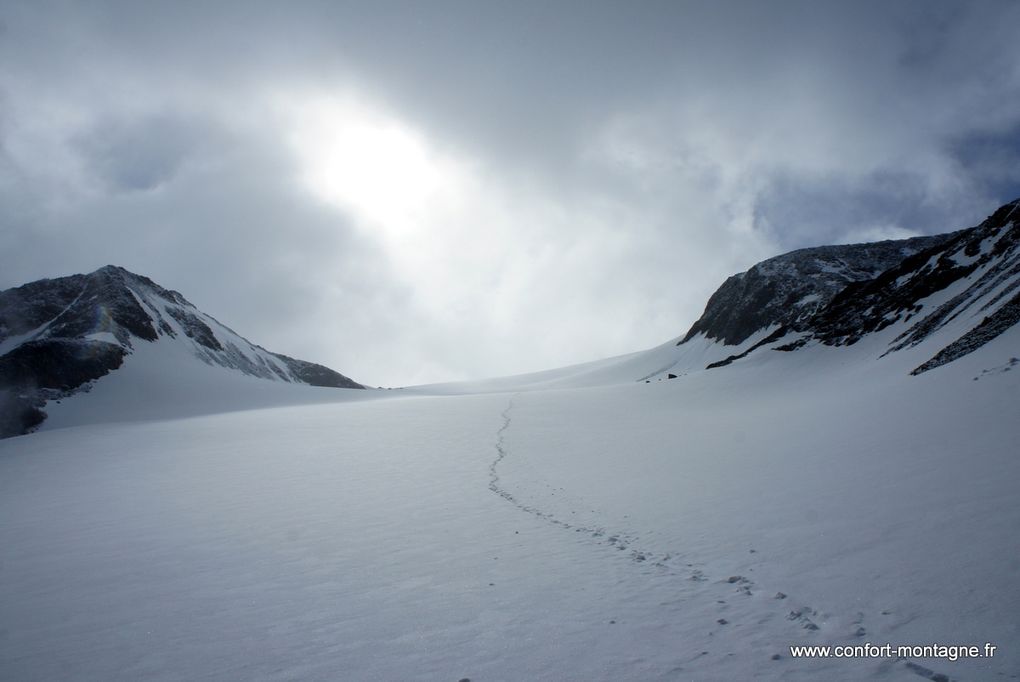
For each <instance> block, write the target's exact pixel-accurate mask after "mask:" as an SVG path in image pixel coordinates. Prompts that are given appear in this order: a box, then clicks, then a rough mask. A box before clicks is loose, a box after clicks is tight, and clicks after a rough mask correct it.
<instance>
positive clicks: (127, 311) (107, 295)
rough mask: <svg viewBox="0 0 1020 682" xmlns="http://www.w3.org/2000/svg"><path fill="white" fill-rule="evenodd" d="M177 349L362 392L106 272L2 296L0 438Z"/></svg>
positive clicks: (176, 299)
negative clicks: (141, 360) (164, 348)
mask: <svg viewBox="0 0 1020 682" xmlns="http://www.w3.org/2000/svg"><path fill="white" fill-rule="evenodd" d="M158 341H166V342H174V343H180V344H184V345H186V346H187V348H188V350H189V352H190V353H192V354H193V355H194V356H195V358H197V359H198V360H200V361H201V362H203V363H205V364H207V365H210V366H215V367H221V368H223V369H226V370H232V371H235V372H240V373H242V374H245V375H249V376H254V377H259V378H262V379H266V380H271V381H280V382H287V383H302V384H309V385H312V386H328V387H335V388H364V387H363V386H362V385H361V384H359V383H357V382H355V381H353V380H351V379H349V378H348V377H346V376H344V375H342V374H340V373H338V372H335V371H333V370H331V369H329V368H328V367H324V366H322V365H317V364H315V363H311V362H305V361H303V360H297V359H295V358H291V357H288V356H286V355H281V354H279V353H272V352H270V351H268V350H266V349H265V348H262V347H261V346H258V345H255V344H253V343H251V342H250V341H248V340H247V339H245V338H244V337H242V336H240V335H239V334H237V333H236V332H234V331H233V330H231V329H230V328H229V327H226V326H224V325H223V324H221V323H220V322H219V321H217V320H216V319H215V318H213V317H211V316H209V315H207V314H205V313H203V312H201V311H200V310H198V309H197V308H196V307H195V306H194V305H192V304H191V303H190V302H188V301H187V300H186V299H185V298H184V297H183V296H182V295H181V294H180V293H179V292H177V291H173V290H170V289H165V288H164V287H162V286H160V285H158V284H156V283H155V282H153V281H152V280H151V279H149V278H147V277H144V276H142V275H137V274H134V273H132V272H129V271H128V270H125V269H124V268H121V267H117V266H113V265H108V266H105V267H103V268H100V269H99V270H96V271H95V272H92V273H90V274H87V275H71V276H68V277H60V278H56V279H44V280H39V281H36V282H31V283H29V284H26V285H24V286H20V287H16V288H13V289H8V290H6V291H2V292H0V394H2V398H0V400H2V407H3V409H2V416H0V435H15V434H17V433H23V432H24V431H26V430H27V429H31V428H32V427H34V426H36V425H38V424H39V423H40V422H41V421H42V420H43V419H45V412H44V411H43V409H42V408H43V407H44V405H45V403H46V402H47V401H48V400H54V399H59V398H61V397H66V396H68V395H71V394H73V393H75V392H78V391H81V390H88V388H89V386H90V385H91V382H94V381H95V380H97V379H99V378H100V377H103V376H105V375H106V374H108V373H109V372H112V371H114V370H117V369H118V368H119V367H120V366H121V365H122V363H123V362H124V360H125V358H126V357H127V356H129V355H130V354H131V353H132V351H133V350H134V348H135V346H136V345H137V344H139V343H155V342H158Z"/></svg>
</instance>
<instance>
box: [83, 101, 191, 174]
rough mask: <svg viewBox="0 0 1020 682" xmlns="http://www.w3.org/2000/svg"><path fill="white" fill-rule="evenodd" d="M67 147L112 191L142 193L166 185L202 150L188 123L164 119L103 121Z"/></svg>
mask: <svg viewBox="0 0 1020 682" xmlns="http://www.w3.org/2000/svg"><path fill="white" fill-rule="evenodd" d="M71 142H72V145H73V146H74V147H75V148H76V149H77V150H79V151H80V153H81V154H82V156H83V157H84V158H85V160H86V164H87V171H89V172H92V173H94V174H95V175H96V176H98V177H99V178H101V179H102V180H103V181H105V183H106V184H107V186H108V187H109V188H110V189H111V190H113V191H129V192H130V191H144V190H150V189H155V188H156V187H159V186H160V185H162V184H164V183H166V182H168V181H169V180H171V179H172V178H173V176H174V175H175V174H176V173H177V171H178V169H179V168H180V166H181V164H182V163H183V162H184V161H185V159H186V158H187V157H188V156H189V155H190V154H191V153H193V152H194V151H195V149H196V148H197V147H198V146H199V145H200V144H201V140H200V139H199V135H198V134H197V131H195V130H194V129H193V128H192V127H191V126H189V125H188V123H187V122H185V121H183V120H181V119H178V118H174V117H172V116H169V115H166V114H157V115H150V116H145V117H143V118H141V119H135V120H117V119H105V120H102V121H100V122H97V123H96V124H94V125H92V126H91V127H90V128H89V129H88V130H87V131H84V132H81V133H78V134H76V135H75V136H74V138H73V139H72V141H71Z"/></svg>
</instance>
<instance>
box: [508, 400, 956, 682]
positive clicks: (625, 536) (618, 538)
mask: <svg viewBox="0 0 1020 682" xmlns="http://www.w3.org/2000/svg"><path fill="white" fill-rule="evenodd" d="M519 395H520V394H515V395H514V396H513V397H512V398H510V401H509V403H508V404H507V406H506V408H505V409H504V410H503V412H502V413H501V415H500V416H501V417H502V419H503V423H502V425H500V427H499V429H497V430H496V442H495V450H496V457H495V459H493V460H492V462H491V463H490V464H489V490H491V491H492V492H494V493H495V494H496V495H499V496H500V497H502V498H503V499H504V500H506V501H507V502H509V503H510V504H512V505H513V506H515V507H517V508H518V509H520V510H521V511H522V512H525V513H527V514H531V515H532V516H535V517H537V518H539V519H541V520H543V521H545V522H546V523H549V524H552V525H554V526H557V527H559V528H560V529H562V530H565V531H573V532H574V533H578V534H581V535H582V536H586V539H588V540H589V541H592V540H593V541H594V542H595V543H596V544H599V545H608V546H610V547H613V548H615V549H616V550H617V551H626V550H628V549H629V550H630V558H631V560H632V561H633V562H634V563H635V564H639V565H641V564H649V563H650V564H651V565H652V566H654V567H656V569H658V570H660V571H664V572H666V573H667V574H668V575H673V576H678V577H685V578H686V579H687V580H690V581H692V582H695V583H710V584H711V585H713V586H720V587H728V588H730V591H729V592H728V593H727V594H733V593H736V594H738V595H741V596H744V597H751V596H753V595H755V594H756V593H758V592H761V591H762V590H761V589H758V590H756V591H755V592H752V590H753V589H755V588H758V585H757V583H755V582H754V581H753V580H751V579H749V578H747V577H745V576H742V575H733V576H727V577H725V578H721V579H717V580H713V579H712V578H711V577H710V576H708V575H705V573H704V571H702V570H701V569H698V568H695V564H694V563H690V562H688V563H684V564H683V566H682V567H681V566H679V565H678V561H679V559H678V556H679V553H678V552H675V551H662V550H661V549H656V550H653V549H651V548H645V547H641V546H638V545H637V544H636V539H635V535H634V534H632V533H624V532H612V531H610V530H608V529H606V528H604V527H588V526H583V525H580V524H576V523H570V522H569V521H564V520H563V519H561V518H559V517H558V516H556V515H555V514H553V513H551V512H548V511H545V510H543V509H540V508H538V507H536V506H533V505H530V504H526V503H524V502H521V501H520V500H518V499H517V498H516V497H515V496H514V494H513V493H512V492H510V491H509V490H508V489H507V488H506V487H505V486H504V485H503V483H502V480H501V479H500V476H499V465H500V463H501V462H502V461H503V460H504V459H506V458H507V456H508V455H509V451H508V449H507V445H506V432H507V430H509V428H510V425H511V422H512V419H511V417H510V413H511V411H512V410H513V408H514V399H516V398H517V397H519ZM752 551H753V550H752ZM773 599H774V600H775V601H776V602H777V603H778V604H782V605H783V607H785V606H786V605H787V604H795V603H797V602H796V600H795V599H793V598H790V596H789V595H788V594H787V593H785V592H783V591H777V592H776V594H775V597H773ZM717 603H718V604H719V605H720V609H719V618H718V619H717V620H716V623H717V624H718V625H728V624H730V621H729V620H727V619H726V618H724V617H723V615H722V614H723V613H724V612H726V609H725V608H724V607H726V606H727V603H726V601H725V600H724V599H721V598H720V599H718V600H717ZM786 610H787V609H786V608H780V609H777V612H781V611H786ZM818 614H819V611H818V610H817V609H813V608H811V607H810V606H797V607H794V608H791V609H789V610H788V612H787V613H786V614H785V616H784V617H785V618H786V620H788V621H792V622H793V623H798V624H799V625H800V627H801V629H803V630H806V631H808V632H815V631H817V630H819V627H818V625H817V624H815V623H814V621H812V620H811V618H812V617H817V616H818ZM864 621H865V615H864V614H863V613H860V612H858V613H857V615H856V617H854V618H853V619H852V620H851V622H852V623H853V624H854V625H856V626H857V629H856V630H855V631H854V632H852V633H850V636H851V637H852V638H854V639H856V640H857V641H859V642H860V643H864V642H865V641H867V640H866V636H867V630H866V629H865V628H864V625H863V624H864ZM791 641H792V640H791ZM703 653H707V652H703ZM788 654H789V649H787V650H786V651H784V653H783V654H781V655H782V657H783V658H787V657H788ZM895 662H896V663H902V664H903V666H904V668H905V669H906V670H909V671H910V672H912V673H914V674H915V675H918V676H920V677H923V678H925V679H928V680H932V681H933V682H954V681H956V680H957V679H958V678H952V677H949V676H948V675H945V674H942V673H938V672H935V671H934V670H931V669H930V668H927V667H925V666H923V665H920V664H918V663H915V662H913V661H911V660H909V659H906V658H900V659H896V661H895Z"/></svg>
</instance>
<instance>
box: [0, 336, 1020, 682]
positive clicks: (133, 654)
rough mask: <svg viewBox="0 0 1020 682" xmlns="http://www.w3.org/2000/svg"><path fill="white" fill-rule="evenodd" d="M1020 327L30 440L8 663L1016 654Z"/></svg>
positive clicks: (768, 667)
mask: <svg viewBox="0 0 1020 682" xmlns="http://www.w3.org/2000/svg"><path fill="white" fill-rule="evenodd" d="M1018 342H1020V337H1018V334H1017V328H1013V329H1011V330H1009V331H1008V332H1007V333H1006V334H1003V335H1001V336H999V337H997V338H996V339H994V340H993V341H992V342H990V343H989V344H987V345H986V346H983V347H982V348H981V349H980V350H978V351H976V352H975V353H972V354H970V355H967V356H964V357H962V358H960V359H959V360H957V361H956V362H953V363H951V364H949V365H947V366H945V367H943V368H940V370H939V371H936V372H928V373H925V374H922V375H920V376H910V374H909V369H910V368H911V367H913V366H914V364H913V359H912V358H910V357H909V354H910V351H906V352H905V353H904V354H894V355H891V356H889V357H888V358H886V359H883V361H882V362H881V363H879V362H875V360H874V358H873V357H872V354H871V353H870V351H869V350H868V349H867V348H866V347H865V346H863V345H861V344H857V345H855V346H851V347H849V348H836V347H829V346H825V345H824V344H819V345H816V346H813V347H810V348H806V349H803V350H802V351H800V352H799V353H770V354H764V355H762V356H760V357H759V358H758V359H756V360H755V361H753V362H751V361H747V362H738V363H733V365H731V366H729V367H727V368H725V369H724V370H709V371H701V372H698V373H694V374H690V375H688V376H685V377H680V378H679V379H678V380H675V381H663V382H654V383H652V384H650V385H649V384H644V383H643V382H642V383H634V382H632V381H631V382H628V383H627V384H623V385H616V386H601V387H588V388H559V389H549V390H528V391H522V392H518V391H511V392H505V393H486V394H475V395H458V396H449V395H419V396H405V395H402V392H399V391H391V392H380V391H376V392H368V391H361V392H354V391H350V392H348V393H349V394H351V395H355V396H366V397H367V396H373V397H376V398H377V399H375V400H353V401H348V402H343V403H335V404H323V405H307V406H303V407H280V408H274V409H265V410H254V411H245V412H233V413H229V414H218V415H210V416H202V417H195V418H190V419H175V420H166V421H148V422H139V423H136V424H97V425H84V426H79V427H75V428H63V429H57V430H49V431H43V432H40V433H36V434H32V435H28V436H23V437H19V438H12V439H8V440H6V441H3V442H0V519H2V522H0V546H3V547H4V548H5V554H4V560H3V562H2V563H0V603H2V604H3V608H2V609H0V633H2V634H0V678H3V679H17V680H25V681H31V680H53V679H75V680H84V681H88V680H103V681H104V682H110V681H115V680H178V679H198V678H202V679H217V680H230V679H262V680H292V679H322V680H326V679H343V680H355V681H360V680H410V679H422V680H461V679H464V678H468V679H470V680H474V681H476V682H480V681H483V680H564V679H566V680H607V681H608V680H613V681H616V680H642V681H647V680H677V679H681V680H687V679H691V680H750V679H762V680H822V679H824V680H861V679H875V680H891V681H894V680H900V681H904V682H909V681H910V680H919V679H929V680H943V679H954V680H996V679H1007V680H1008V679H1015V678H1016V677H1015V676H1016V671H1017V670H1018V669H1020V656H1018V653H1020V652H1018V650H1017V648H1016V647H1015V646H1014V645H1013V643H1014V642H1016V641H1017V635H1018V632H1020V631H1018V625H1020V622H1018V621H1017V618H1016V614H1017V613H1018V611H1020V587H1018V583H1017V581H1016V575H1017V569H1018V566H1017V556H1020V545H1018V544H1017V535H1016V528H1017V527H1018V526H1020V504H1018V502H1017V496H1016V483H1017V481H1018V480H1020V458H1017V457H1016V443H1017V442H1020V422H1018V420H1017V419H1016V418H1015V416H1016V415H1015V405H1016V400H1017V398H1018V397H1020V372H1016V371H1005V370H1008V369H1009V367H1008V365H1007V366H1003V361H1004V359H1007V358H1008V357H1009V353H1011V352H1013V349H1015V348H1016V344H1017V343H1018ZM865 351H868V352H865ZM974 377H979V378H980V380H979V381H974ZM115 378H116V377H115V376H114V377H111V379H115ZM101 385H102V384H100V386H101ZM97 390H99V388H98V387H97ZM866 642H871V643H877V644H879V645H883V644H885V643H890V644H892V645H930V644H935V643H942V644H953V645H975V646H978V647H980V648H981V651H982V654H984V651H985V649H984V646H985V644H986V643H991V644H993V645H995V646H997V647H998V650H997V652H996V655H995V656H994V657H991V658H985V657H982V658H977V659H968V660H957V661H950V660H947V659H946V658H937V657H924V656H913V655H911V656H908V657H907V658H905V659H898V658H897V657H895V656H891V657H875V658H863V659H843V658H818V659H799V658H797V659H795V658H793V657H792V656H791V651H790V646H791V645H802V644H803V645H828V646H835V645H863V644H865V643H866ZM940 675H941V676H944V677H939V676H940ZM1011 676H1012V677H1011Z"/></svg>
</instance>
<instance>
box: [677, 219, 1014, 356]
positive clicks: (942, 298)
mask: <svg viewBox="0 0 1020 682" xmlns="http://www.w3.org/2000/svg"><path fill="white" fill-rule="evenodd" d="M1017 322H1020V200H1016V201H1013V202H1010V203H1009V204H1006V205H1005V206H1002V207H1001V208H999V209H998V210H997V211H996V212H995V213H994V214H992V215H991V216H990V217H989V218H988V219H987V220H985V221H984V222H983V223H981V224H980V225H978V226H977V227H972V228H969V229H966V230H960V231H958V232H952V233H949V234H944V235H938V236H934V237H922V238H918V239H908V240H903V241H893V242H879V243H877V244H857V245H853V246H845V247H839V246H837V247H821V248H817V249H802V250H800V251H794V252H792V253H788V254H785V255H783V256H778V257H777V258H772V259H769V260H767V261H764V262H762V263H759V264H758V265H755V266H754V267H753V268H751V269H750V270H748V271H747V272H746V273H742V274H740V275H735V276H733V277H731V278H729V279H728V280H727V281H726V282H725V283H724V284H723V286H722V287H720V288H719V290H718V291H717V292H716V293H715V294H714V295H713V296H712V298H711V299H710V301H709V304H708V307H707V308H706V310H705V314H704V315H703V316H702V318H701V319H700V320H698V322H697V323H695V325H694V326H693V327H692V328H691V331H690V332H688V334H687V336H686V337H685V338H684V341H682V342H681V343H683V342H686V341H687V340H689V339H690V338H692V337H693V336H695V335H696V334H698V333H699V332H703V333H704V334H705V335H706V336H707V337H709V338H712V339H717V340H719V341H721V342H722V343H726V344H737V343H741V342H743V341H745V340H746V339H747V338H749V337H750V336H751V335H752V334H754V333H755V332H757V331H760V330H762V329H767V328H773V332H772V333H770V334H769V335H768V336H767V337H766V338H764V339H762V340H761V341H759V342H758V343H756V344H755V345H754V346H752V347H751V348H749V349H747V350H745V351H744V352H742V353H739V354H735V355H732V356H730V357H728V358H726V359H725V360H723V361H720V362H716V363H712V365H710V367H721V366H725V365H728V364H730V363H731V362H733V361H734V360H738V359H740V358H742V357H745V356H747V355H749V354H750V353H752V352H755V351H757V350H758V349H760V348H769V347H771V348H773V349H774V350H782V351H792V350H796V349H798V348H801V347H803V346H805V345H807V344H809V343H823V344H826V345H829V346H848V345H851V344H854V343H857V342H858V341H860V340H861V339H863V338H864V337H866V336H868V335H869V334H875V333H877V332H881V331H882V330H884V329H886V328H888V327H890V326H892V325H900V326H901V327H903V331H901V332H900V333H899V334H898V335H897V336H896V337H895V338H894V339H893V340H892V342H890V343H889V347H888V349H887V350H886V351H885V354H888V353H893V352H896V351H900V350H903V349H905V348H908V347H911V346H916V345H918V344H919V343H921V342H923V341H925V340H927V339H929V338H931V337H932V335H934V334H936V333H938V332H940V331H943V330H947V333H950V338H951V339H952V340H951V342H950V343H949V344H948V345H946V346H945V347H944V348H943V349H942V350H941V351H939V352H938V353H937V354H936V355H935V356H934V357H932V358H931V359H930V360H928V361H926V362H924V363H922V364H921V365H920V366H918V367H917V368H916V369H915V370H914V371H913V374H919V373H921V372H924V371H927V370H930V369H933V368H935V367H938V366H940V365H944V364H946V363H948V362H952V361H953V360H955V359H957V358H960V357H963V356H964V355H966V354H968V353H970V352H973V351H974V350H976V349H977V348H980V347H981V346H983V345H984V344H986V343H988V342H989V341H991V340H992V339H994V338H996V337H997V336H999V335H1000V334H1002V332H1004V331H1005V330H1007V329H1009V328H1011V327H1012V326H1013V325H1015V324H1016V323H1017ZM954 337H955V338H954ZM791 338H792V339H793V340H792V341H791Z"/></svg>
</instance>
